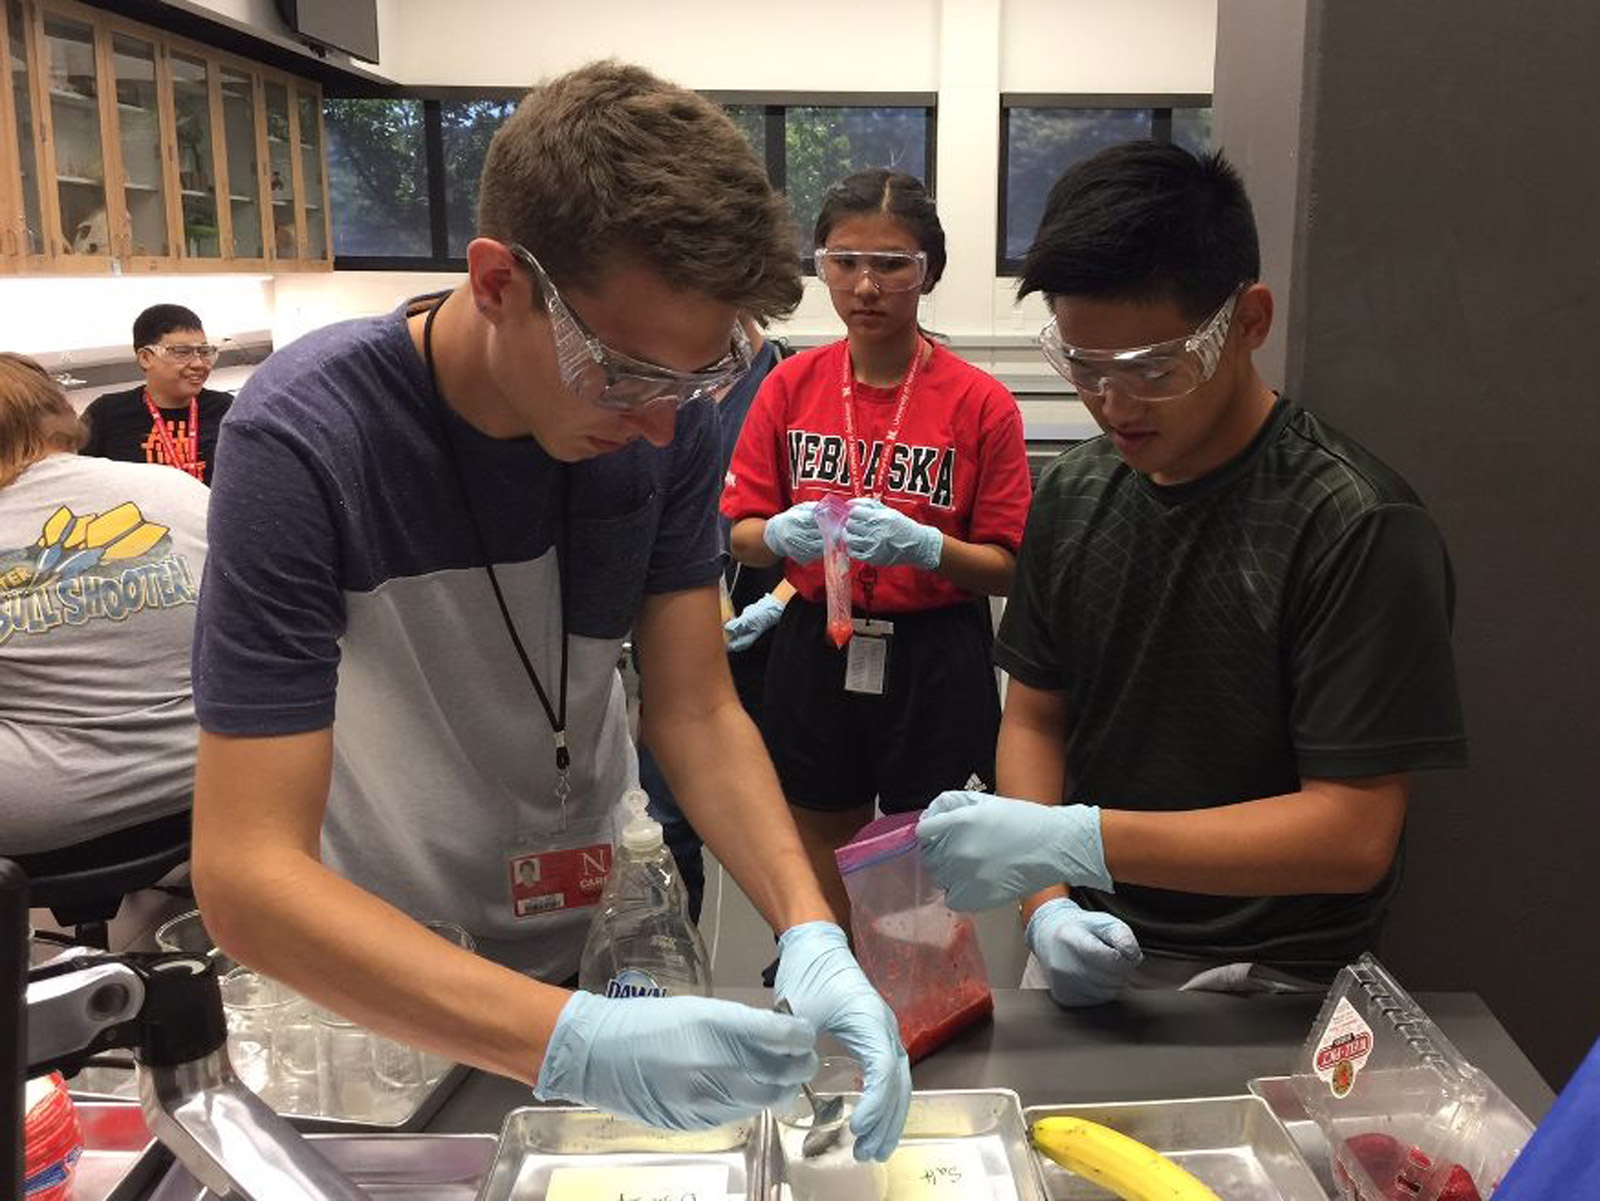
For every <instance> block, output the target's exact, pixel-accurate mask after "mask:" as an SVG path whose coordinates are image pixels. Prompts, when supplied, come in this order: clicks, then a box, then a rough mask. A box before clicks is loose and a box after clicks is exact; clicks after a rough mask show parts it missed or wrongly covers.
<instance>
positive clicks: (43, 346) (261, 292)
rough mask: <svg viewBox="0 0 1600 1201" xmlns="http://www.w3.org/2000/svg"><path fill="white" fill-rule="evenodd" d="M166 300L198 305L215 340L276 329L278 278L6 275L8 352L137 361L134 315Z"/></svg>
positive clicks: (2, 306)
mask: <svg viewBox="0 0 1600 1201" xmlns="http://www.w3.org/2000/svg"><path fill="white" fill-rule="evenodd" d="M163 303H167V304H173V303H175V304H182V305H187V306H188V307H189V308H191V309H193V310H194V311H195V312H196V313H197V314H198V315H199V317H200V319H201V320H202V321H204V322H205V323H206V333H207V334H208V335H209V336H211V337H213V338H220V337H238V336H240V335H243V334H258V333H260V332H261V331H262V330H270V329H272V328H273V321H274V304H273V279H272V277H271V276H270V275H122V276H111V277H107V278H87V279H86V278H84V277H83V276H50V277H47V278H29V279H8V278H7V277H5V276H0V314H3V315H4V319H3V322H0V329H3V331H4V332H3V334H0V337H3V339H4V340H3V342H0V349H4V350H17V351H21V352H22V353H23V354H31V355H38V356H41V357H43V358H45V359H46V360H47V361H48V363H49V364H50V365H52V366H53V365H55V363H56V359H55V358H54V357H53V356H54V355H55V353H56V352H60V351H67V352H69V353H71V354H73V355H74V356H76V357H77V359H78V361H79V362H80V363H82V362H86V361H102V360H106V359H112V358H116V357H119V356H121V355H127V356H128V357H129V358H131V357H132V355H133V347H132V342H131V339H132V336H133V319H134V318H135V317H136V316H138V315H139V313H140V311H141V310H143V309H145V308H148V307H149V306H150V305H153V304H163Z"/></svg>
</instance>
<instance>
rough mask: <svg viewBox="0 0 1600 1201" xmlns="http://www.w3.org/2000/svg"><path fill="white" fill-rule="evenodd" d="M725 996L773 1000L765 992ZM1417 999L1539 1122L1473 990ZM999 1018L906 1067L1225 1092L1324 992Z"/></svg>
mask: <svg viewBox="0 0 1600 1201" xmlns="http://www.w3.org/2000/svg"><path fill="white" fill-rule="evenodd" d="M717 995H718V996H720V997H725V998H727V999H728V1000H733V1001H742V1002H744V1003H746V1004H749V1005H759V1006H762V1007H766V1006H769V1005H770V1004H771V1003H772V993H771V992H770V991H769V990H767V989H763V988H730V989H719V990H718V993H717ZM1416 1000H1417V1003H1418V1004H1419V1005H1421V1006H1422V1008H1423V1009H1425V1010H1426V1011H1427V1013H1428V1015H1429V1016H1430V1017H1431V1018H1433V1020H1434V1021H1435V1022H1436V1023H1438V1025H1439V1026H1440V1028H1441V1029H1443V1030H1444V1032H1445V1033H1446V1034H1447V1035H1448V1036H1449V1037H1450V1038H1451V1039H1452V1040H1453V1041H1454V1042H1455V1043H1456V1045H1457V1046H1458V1047H1459V1048H1460V1049H1461V1052H1462V1054H1463V1055H1465V1056H1466V1057H1467V1058H1468V1059H1469V1060H1470V1061H1472V1063H1474V1064H1476V1065H1477V1066H1478V1067H1479V1068H1481V1069H1483V1070H1484V1071H1485V1072H1487V1073H1488V1074H1489V1077H1490V1078H1491V1079H1492V1080H1494V1082H1495V1083H1496V1084H1498V1085H1499V1086H1500V1088H1501V1089H1502V1090H1503V1091H1504V1092H1505V1093H1506V1095H1507V1096H1508V1097H1510V1098H1511V1099H1512V1100H1513V1101H1515V1102H1516V1103H1517V1104H1518V1105H1519V1106H1520V1107H1521V1108H1522V1110H1523V1112H1525V1113H1526V1114H1527V1115H1528V1117H1529V1118H1530V1119H1532V1120H1533V1121H1534V1122H1538V1121H1539V1120H1540V1119H1541V1118H1543V1117H1544V1115H1545V1113H1546V1112H1547V1111H1548V1110H1549V1108H1550V1105H1551V1103H1552V1102H1553V1100H1554V1094H1553V1093H1552V1091H1551V1089H1550V1086H1549V1085H1548V1084H1546V1083H1545V1081H1544V1079H1543V1078H1542V1077H1541V1076H1540V1075H1539V1073H1538V1071H1537V1070H1536V1069H1535V1068H1534V1066H1533V1065H1532V1064H1531V1063H1529V1062H1528V1059H1527V1057H1526V1056H1524V1055H1523V1054H1522V1052H1521V1051H1520V1050H1519V1049H1518V1048H1517V1045H1516V1044H1515V1043H1514V1042H1512V1040H1511V1036H1510V1035H1508V1034H1507V1033H1506V1032H1505V1030H1504V1028H1502V1027H1501V1025H1500V1023H1499V1021H1497V1020H1496V1019H1495V1016H1494V1014H1493V1013H1491V1012H1490V1011H1489V1008H1488V1006H1487V1005H1485V1004H1484V1003H1483V1001H1482V1000H1481V999H1480V998H1479V997H1478V996H1477V995H1476V994H1473V993H1418V994H1416ZM994 1001H995V1016H994V1021H993V1022H991V1023H987V1024H984V1025H982V1026H978V1027H975V1028H973V1029H971V1030H968V1031H966V1032H965V1033H963V1034H962V1035H961V1036H960V1037H958V1038H957V1039H955V1040H954V1041H952V1042H951V1043H949V1044H947V1045H946V1046H944V1047H943V1048H941V1049H940V1050H938V1051H936V1052H934V1054H932V1055H930V1056H929V1057H928V1058H927V1059H925V1060H923V1061H922V1062H921V1063H919V1064H917V1065H916V1066H915V1067H913V1068H912V1069H911V1076H912V1081H913V1083H914V1085H915V1086H916V1087H917V1088H920V1089H936V1088H1010V1089H1014V1090H1015V1091H1016V1092H1017V1093H1018V1094H1020V1095H1021V1097H1022V1103H1023V1105H1025V1106H1026V1105H1045V1104H1070V1103H1081V1102H1092V1101H1144V1100H1154V1099H1159V1098H1167V1097H1206V1096H1226V1095H1230V1094H1237V1093H1242V1092H1244V1091H1246V1082H1247V1081H1248V1080H1250V1079H1251V1078H1252V1077H1255V1076H1281V1075H1284V1074H1286V1073H1288V1072H1289V1070H1290V1067H1291V1064H1292V1061H1293V1059H1294V1056H1295V1054H1296V1053H1297V1052H1298V1050H1299V1048H1300V1046H1301V1044H1302V1043H1303V1042H1304V1041H1305V1038H1306V1036H1307V1034H1309V1033H1310V1030H1311V1024H1312V1022H1313V1021H1314V1020H1315V1018H1316V1016H1317V1010H1318V1009H1319V1008H1320V1006H1321V1004H1322V998H1321V997H1320V996H1256V997H1241V996H1229V995H1224V994H1219V993H1197V992H1177V991H1170V990H1143V991H1134V992H1129V993H1127V994H1125V995H1124V997H1123V998H1122V999H1121V1000H1120V1001H1118V1002H1117V1003H1116V1004H1113V1005H1102V1006H1098V1007H1095V1008H1092V1009H1078V1010H1065V1009H1061V1008H1059V1007H1058V1006H1057V1005H1056V1004H1055V1003H1054V1002H1053V1001H1051V1000H1050V997H1049V994H1047V993H1046V992H1044V991H1043V990H1042V989H1040V990H1033V989H996V990H995V994H994ZM536 1103H537V1102H535V1101H534V1100H533V1097H532V1095H531V1093H530V1092H529V1090H528V1089H527V1087H526V1086H524V1085H521V1084H518V1083H516V1082H515V1081H512V1080H507V1079H505V1078H503V1077H499V1076H491V1075H487V1074H485V1073H482V1072H473V1073H471V1074H470V1075H469V1076H468V1077H467V1079H466V1080H465V1081H464V1082H463V1083H462V1085H461V1087H460V1088H458V1089H457V1090H456V1092H455V1094H454V1095H453V1096H451V1097H450V1098H449V1099H448V1100H446V1101H445V1103H444V1105H443V1106H442V1107H441V1108H440V1110H439V1112H438V1113H437V1114H435V1115H434V1118H433V1120H432V1121H431V1122H430V1123H429V1124H428V1127H427V1129H428V1130H430V1131H434V1132H439V1133H461V1132H469V1133H470V1132H479V1131H497V1130H498V1129H499V1128H500V1123H501V1120H502V1119H503V1118H504V1117H505V1115H506V1113H507V1112H508V1111H510V1110H512V1109H515V1108H517V1107H518V1106H522V1105H532V1104H536Z"/></svg>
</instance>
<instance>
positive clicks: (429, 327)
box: [422, 296, 572, 814]
mask: <svg viewBox="0 0 1600 1201" xmlns="http://www.w3.org/2000/svg"><path fill="white" fill-rule="evenodd" d="M449 299H450V298H449V296H446V297H445V298H444V300H441V301H439V302H438V303H437V304H435V305H434V306H433V307H432V308H431V309H429V310H428V317H427V320H425V321H424V322H423V323H422V361H423V362H424V363H426V364H427V367H428V382H429V383H430V384H432V386H433V395H434V399H435V400H436V401H438V403H439V410H438V416H439V426H440V429H441V431H442V432H443V434H444V439H445V442H446V446H445V458H447V459H449V460H450V466H451V467H452V468H454V470H455V477H456V486H457V487H458V488H459V489H460V491H461V502H462V504H463V505H464V506H465V508H466V511H467V524H468V525H470V526H471V527H472V536H473V538H474V540H475V541H476V542H477V545H478V555H479V557H480V558H481V559H482V560H483V570H484V572H485V573H486V574H487V575H488V577H489V587H490V588H492V589H494V599H495V603H496V604H497V605H499V606H500V620H501V621H503V622H505V626H506V633H507V634H509V635H511V645H512V646H514V647H515V648H516V651H517V658H518V659H520V660H521V661H522V670H523V671H524V672H526V673H527V676H528V683H530V684H532V685H533V691H534V695H535V696H537V697H538V698H539V705H540V707H541V708H543V709H544V715H545V719H546V720H547V721H549V723H550V733H551V735H552V736H553V738H554V741H555V749H556V789H555V792H556V799H557V800H559V801H560V802H561V806H562V812H563V814H565V811H566V804H567V796H568V795H569V794H570V793H571V791H572V786H571V782H570V780H569V779H568V775H569V768H570V767H571V766H572V756H571V755H569V754H568V753H567V575H568V572H567V564H568V563H569V562H570V561H571V558H572V554H571V551H572V546H571V529H570V526H569V523H568V521H567V506H568V503H569V502H570V500H571V491H570V488H569V487H568V485H569V482H570V481H569V478H568V475H567V465H566V464H565V463H562V464H561V465H560V468H561V536H560V540H559V542H558V544H557V547H556V572H557V574H558V575H559V576H560V580H561V583H560V587H559V589H558V591H559V594H560V597H561V600H560V605H561V689H560V691H559V693H558V694H557V701H556V705H555V706H552V705H551V704H550V696H549V694H548V693H546V692H545V690H544V684H543V683H541V682H540V680H539V673H538V672H537V671H535V670H534V668H533V662H532V661H531V660H530V659H529V658H528V652H527V649H526V648H525V647H524V646H523V645H522V636H521V635H520V634H518V633H517V626H516V623H515V622H514V621H512V620H511V609H510V608H509V607H508V606H507V605H506V598H505V593H503V592H502V591H501V590H500V580H499V577H497V576H496V575H495V573H494V563H493V562H492V561H491V560H490V558H489V546H488V543H487V542H486V541H485V539H484V537H483V528H482V527H481V526H480V525H479V524H478V515H477V513H476V511H475V510H474V509H473V507H472V494H471V493H470V492H468V490H467V478H466V475H465V474H464V473H463V472H462V470H461V461H460V457H459V454H458V451H459V450H460V447H459V445H458V444H457V442H456V439H455V436H454V434H453V433H452V432H451V430H450V421H449V415H448V414H447V413H445V412H444V406H445V404H446V403H447V402H446V401H445V398H444V393H443V392H441V391H440V390H439V373H438V372H437V371H436V370H435V369H434V366H433V319H434V318H435V317H437V316H438V315H439V310H440V309H442V308H443V307H444V305H445V301H446V300H449Z"/></svg>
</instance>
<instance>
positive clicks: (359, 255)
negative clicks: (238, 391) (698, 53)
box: [324, 88, 934, 271]
mask: <svg viewBox="0 0 1600 1201" xmlns="http://www.w3.org/2000/svg"><path fill="white" fill-rule="evenodd" d="M710 98H711V99H713V100H715V101H717V102H718V103H719V104H721V105H722V106H723V109H724V110H725V111H726V112H727V114H728V116H729V117H730V118H732V120H733V123H734V124H735V125H737V126H738V127H739V129H740V130H741V131H742V132H743V133H744V135H745V137H746V138H748V139H749V141H750V145H751V146H752V147H754V149H755V152H756V154H757V155H759V156H760V157H761V159H762V161H763V162H765V163H766V166H767V175H768V178H770V179H771V180H772V183H773V186H774V187H776V188H778V189H779V190H780V191H786V192H787V193H788V194H789V198H790V203H791V205H792V207H793V209H794V214H795V221H796V223H797V224H798V225H799V227H800V236H799V243H800V244H799V246H798V247H797V248H796V249H797V252H798V254H799V255H800V257H801V260H802V262H803V263H804V265H805V269H806V270H808V271H809V270H810V269H811V256H810V250H811V227H812V226H813V225H814V224H815V223H816V219H817V210H818V209H819V208H820V206H821V203H822V196H823V193H824V192H826V191H827V189H828V188H829V187H830V186H831V185H833V184H834V183H836V182H838V181H839V180H840V179H843V178H844V177H845V176H846V175H849V174H851V173H852V172H854V171H860V170H863V169H865V168H868V167H893V168H896V169H898V170H902V171H906V172H909V173H910V174H912V175H915V176H917V177H918V178H920V179H922V180H924V181H925V182H928V183H929V184H930V186H931V182H932V181H931V178H930V176H931V174H932V165H933V161H934V98H933V97H932V96H931V95H924V94H920V93H918V94H914V95H902V94H893V95H886V94H871V95H861V96H856V95H849V96H838V95H832V94H829V95H820V96H810V95H807V96H793V97H775V96H767V95H752V94H733V93H724V94H710ZM520 99H521V93H519V92H507V91H494V92H488V91H478V90H473V89H464V88H436V89H426V90H425V91H422V92H418V91H407V92H406V93H405V94H404V95H399V94H386V95H380V96H367V97H361V98H344V99H340V98H330V99H328V100H326V101H324V116H325V119H326V122H327V127H328V164H329V186H330V191H331V196H332V201H333V244H334V266H335V267H340V268H346V269H350V268H356V269H362V268H366V269H394V270H460V269H462V268H464V267H465V265H466V262H465V256H466V252H467V243H468V242H470V241H471V240H472V237H473V234H474V232H475V230H476V226H477V218H478V213H477V209H478V177H479V175H480V174H481V173H482V171H483V162H484V158H485V156H486V155H487V154H488V150H489V142H490V140H491V139H492V138H493V137H494V134H495V131H496V130H498V129H499V128H500V126H501V124H502V123H504V121H505V120H506V118H508V117H509V116H510V115H511V114H512V112H514V111H515V109H516V106H517V103H518V102H519V101H520Z"/></svg>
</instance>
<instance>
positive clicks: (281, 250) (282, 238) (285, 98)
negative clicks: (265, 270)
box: [265, 76, 302, 261]
mask: <svg viewBox="0 0 1600 1201" xmlns="http://www.w3.org/2000/svg"><path fill="white" fill-rule="evenodd" d="M265 88H266V98H267V107H266V116H267V180H268V186H269V187H270V189H271V192H272V255H273V257H274V258H276V259H279V260H280V261H282V260H292V261H298V260H299V259H300V258H301V257H302V255H301V253H300V231H299V224H298V218H297V215H296V210H297V208H298V204H297V203H296V200H297V196H296V192H295V185H294V181H295V161H294V148H295V147H294V122H293V114H292V112H291V110H290V108H289V85H288V84H286V83H284V82H283V81H282V80H278V79H273V78H271V77H270V76H269V77H268V78H267V79H266V80H265Z"/></svg>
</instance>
